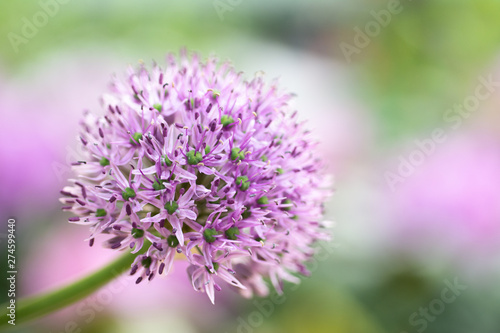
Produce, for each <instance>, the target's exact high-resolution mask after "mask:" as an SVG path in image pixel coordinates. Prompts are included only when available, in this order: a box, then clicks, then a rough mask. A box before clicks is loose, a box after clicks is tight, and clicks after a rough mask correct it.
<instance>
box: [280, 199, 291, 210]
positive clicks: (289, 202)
mask: <svg viewBox="0 0 500 333" xmlns="http://www.w3.org/2000/svg"><path fill="white" fill-rule="evenodd" d="M291 203H293V202H292V200H290V199H285V200H283V202H282V204H283V205H289V204H291ZM281 209H283V210H286V211H289V210H290V209H292V206H288V207H281Z"/></svg>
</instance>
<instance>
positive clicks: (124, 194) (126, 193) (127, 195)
mask: <svg viewBox="0 0 500 333" xmlns="http://www.w3.org/2000/svg"><path fill="white" fill-rule="evenodd" d="M122 197H123V200H125V201H127V200H128V199H130V198H135V191H134V190H133V189H132V188H130V187H127V188H126V189H125V191H123V192H122Z"/></svg>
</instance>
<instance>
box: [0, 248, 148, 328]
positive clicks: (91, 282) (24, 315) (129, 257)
mask: <svg viewBox="0 0 500 333" xmlns="http://www.w3.org/2000/svg"><path fill="white" fill-rule="evenodd" d="M143 249H144V250H143V251H142V252H145V250H146V249H147V248H146V247H145V248H143ZM136 255H137V254H131V253H128V252H126V253H124V254H123V255H121V256H120V257H118V258H117V259H116V260H115V261H113V262H111V263H110V264H109V265H107V266H105V267H103V268H101V269H100V270H98V271H96V272H94V273H92V274H90V275H88V276H85V277H83V278H82V279H80V280H78V281H76V282H73V283H71V284H69V285H66V286H64V287H62V288H59V289H56V290H52V291H49V292H47V293H45V294H41V295H35V296H32V297H28V298H24V299H20V300H19V301H18V302H17V306H16V312H15V323H16V326H18V325H20V324H23V323H26V322H28V321H30V320H33V319H36V318H39V317H42V316H45V315H48V314H50V313H52V312H55V311H57V310H60V309H63V308H65V307H67V306H69V305H71V304H73V303H76V302H78V301H79V300H82V299H84V298H85V297H87V296H89V295H91V294H92V293H94V292H95V291H97V290H99V289H100V288H101V287H103V286H104V285H106V284H108V283H109V282H111V281H112V280H114V279H115V278H117V277H119V276H120V275H121V274H122V273H124V272H125V271H127V270H130V266H131V265H132V263H133V262H134V260H135V258H136ZM8 306H9V304H3V305H2V306H1V310H0V311H1V314H0V317H1V318H2V321H1V322H0V330H3V329H5V328H6V327H8V326H12V325H10V324H9V323H8V319H9V317H8V314H9V309H7V307H8ZM14 327H15V326H12V328H14Z"/></svg>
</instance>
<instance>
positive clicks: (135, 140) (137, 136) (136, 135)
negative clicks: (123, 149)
mask: <svg viewBox="0 0 500 333" xmlns="http://www.w3.org/2000/svg"><path fill="white" fill-rule="evenodd" d="M140 139H142V133H140V132H135V133H134V135H132V138H130V143H131V144H133V145H135V144H138V143H139V140H140Z"/></svg>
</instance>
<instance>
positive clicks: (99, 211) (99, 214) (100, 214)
mask: <svg viewBox="0 0 500 333" xmlns="http://www.w3.org/2000/svg"><path fill="white" fill-rule="evenodd" d="M106 214H107V213H106V210H105V209H102V208H98V209H96V211H95V216H96V217H103V216H106Z"/></svg>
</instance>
